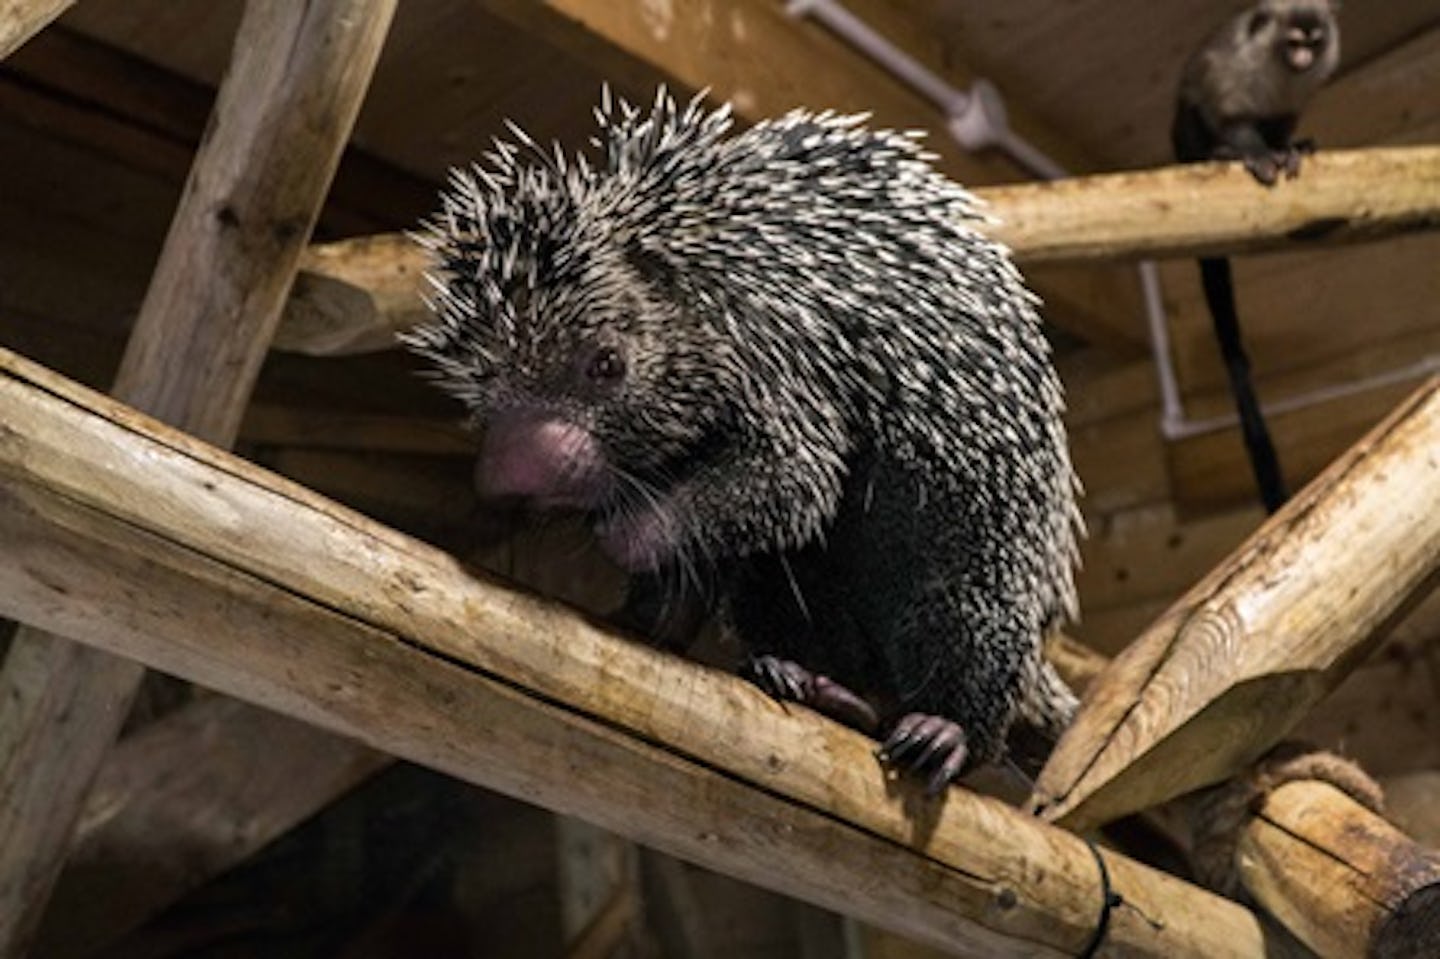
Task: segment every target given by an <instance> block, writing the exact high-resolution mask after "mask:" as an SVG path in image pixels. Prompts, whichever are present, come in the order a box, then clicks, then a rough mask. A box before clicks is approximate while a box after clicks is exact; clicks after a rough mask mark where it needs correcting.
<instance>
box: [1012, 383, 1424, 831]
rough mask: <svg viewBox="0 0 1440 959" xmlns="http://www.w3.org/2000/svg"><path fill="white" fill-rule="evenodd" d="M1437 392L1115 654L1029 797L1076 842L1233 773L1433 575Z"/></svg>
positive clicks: (1417, 397) (1316, 696)
mask: <svg viewBox="0 0 1440 959" xmlns="http://www.w3.org/2000/svg"><path fill="white" fill-rule="evenodd" d="M1437 451H1440V382H1432V383H1430V384H1428V385H1427V386H1425V387H1424V388H1422V389H1421V390H1420V391H1418V392H1417V393H1416V394H1414V395H1413V396H1412V397H1411V398H1410V399H1408V400H1407V401H1406V402H1405V403H1403V404H1402V405H1401V406H1400V407H1399V408H1397V409H1396V411H1395V412H1394V413H1393V414H1392V415H1391V416H1390V417H1389V418H1387V419H1386V421H1385V422H1383V423H1382V424H1380V425H1379V426H1378V427H1376V429H1375V430H1373V431H1372V432H1371V433H1370V434H1369V435H1368V436H1366V437H1365V439H1363V440H1362V441H1361V442H1360V443H1359V444H1357V445H1356V446H1355V447H1353V448H1352V449H1351V450H1350V452H1349V453H1347V454H1346V455H1345V456H1343V457H1342V458H1341V459H1339V460H1337V461H1336V462H1335V463H1334V464H1333V465H1332V466H1331V467H1330V469H1328V470H1327V471H1326V472H1325V473H1324V474H1322V475H1321V476H1320V477H1319V478H1318V479H1316V480H1315V482H1313V483H1312V484H1311V485H1310V486H1309V487H1307V488H1306V489H1305V490H1304V491H1303V492H1301V493H1300V494H1299V495H1298V496H1297V497H1296V498H1295V499H1294V500H1293V501H1292V502H1291V503H1290V504H1289V505H1287V506H1286V508H1285V509H1284V510H1282V511H1281V512H1280V513H1278V514H1276V515H1275V516H1274V517H1272V518H1271V519H1270V520H1269V521H1268V522H1267V523H1266V524H1265V525H1264V526H1262V527H1261V528H1260V530H1258V531H1257V532H1256V533H1255V535H1253V536H1252V537H1250V539H1249V540H1247V541H1246V542H1245V543H1244V544H1243V545H1242V546H1241V547H1240V548H1239V550H1237V551H1236V552H1235V554H1234V555H1233V556H1232V557H1231V558H1230V559H1229V560H1228V561H1227V562H1225V563H1224V564H1222V565H1221V566H1220V567H1219V568H1217V569H1216V570H1215V571H1214V572H1212V573H1211V574H1210V575H1209V576H1207V577H1206V578H1205V579H1204V580H1202V581H1201V582H1200V583H1199V584H1198V585H1197V586H1195V587H1194V588H1193V589H1192V590H1190V592H1188V593H1187V594H1186V595H1185V596H1184V597H1183V598H1182V599H1181V600H1180V601H1179V602H1177V603H1176V604H1175V605H1174V606H1173V607H1172V608H1171V609H1170V610H1169V611H1168V612H1167V613H1166V614H1165V615H1164V616H1162V617H1161V618H1160V620H1159V621H1157V622H1156V623H1155V624H1154V626H1152V627H1151V628H1150V629H1149V630H1148V631H1147V632H1146V633H1145V634H1144V635H1142V636H1141V637H1140V638H1139V639H1137V640H1136V641H1135V642H1134V643H1133V644H1132V645H1131V646H1130V647H1129V648H1127V649H1126V650H1125V651H1124V652H1122V653H1121V654H1120V655H1119V656H1117V657H1116V659H1115V660H1114V661H1113V662H1112V663H1111V665H1110V667H1108V668H1107V669H1106V670H1105V671H1104V672H1103V673H1102V674H1101V675H1100V676H1098V677H1097V678H1096V679H1095V680H1094V682H1093V683H1092V684H1091V687H1090V689H1089V690H1088V691H1087V694H1086V699H1085V705H1084V708H1083V709H1082V710H1081V712H1080V715H1079V716H1078V717H1077V718H1076V721H1075V723H1074V725H1073V726H1071V728H1070V729H1069V730H1068V731H1067V732H1066V734H1065V736H1064V737H1063V738H1062V739H1061V741H1060V743H1059V745H1058V746H1057V747H1056V749H1055V752H1054V753H1053V754H1052V756H1051V757H1050V761H1049V762H1048V763H1047V765H1046V767H1045V769H1044V770H1043V771H1042V773H1041V775H1040V778H1039V780H1038V781H1037V783H1036V786H1035V795H1034V797H1033V800H1032V801H1033V803H1034V805H1035V806H1036V807H1037V808H1039V809H1040V810H1041V811H1042V813H1043V815H1044V816H1045V818H1047V819H1050V820H1052V821H1060V822H1064V823H1067V824H1069V825H1072V826H1074V827H1076V828H1087V827H1090V826H1093V825H1095V824H1098V823H1101V822H1105V821H1107V820H1110V819H1113V818H1115V817H1118V816H1121V815H1124V814H1125V813H1129V812H1134V811H1136V810H1139V809H1144V808H1146V807H1148V806H1152V805H1156V804H1158V803H1161V802H1164V801H1165V800H1167V799H1170V798H1173V797H1175V796H1177V795H1180V794H1182V793H1185V792H1188V791H1190V790H1192V789H1195V788H1197V787H1199V786H1203V785H1206V784H1208V783H1212V782H1216V781H1218V780H1220V779H1223V778H1225V777H1226V776H1228V775H1230V774H1232V773H1234V772H1236V771H1237V770H1238V769H1240V768H1241V767H1242V766H1244V765H1245V764H1247V763H1249V762H1250V761H1252V760H1253V759H1255V758H1256V757H1257V756H1259V755H1260V754H1261V753H1262V752H1264V751H1265V750H1266V749H1268V748H1269V747H1270V746H1272V745H1274V744H1275V743H1276V742H1277V741H1278V740H1279V739H1280V738H1282V737H1283V736H1284V735H1285V734H1286V733H1287V732H1288V731H1289V730H1290V729H1291V728H1292V727H1293V726H1294V725H1295V724H1296V723H1298V722H1299V721H1300V720H1302V719H1303V718H1304V717H1305V716H1306V714H1307V713H1308V712H1309V711H1310V709H1311V708H1312V707H1313V706H1314V705H1315V704H1316V703H1318V702H1319V701H1320V700H1321V699H1322V698H1323V697H1324V696H1325V695H1326V694H1327V693H1329V692H1330V690H1332V689H1333V688H1334V687H1335V686H1336V685H1337V684H1338V683H1339V682H1340V681H1341V680H1342V679H1343V678H1344V677H1345V676H1346V675H1347V674H1348V673H1349V672H1350V671H1351V670H1352V669H1353V668H1354V667H1355V666H1356V665H1358V664H1359V662H1360V661H1361V660H1362V659H1363V658H1364V656H1365V654H1366V653H1367V652H1368V651H1369V650H1370V649H1372V648H1373V646H1374V644H1375V642H1377V641H1378V640H1379V639H1380V638H1381V637H1382V636H1383V635H1384V633H1385V629H1386V627H1387V626H1388V625H1390V624H1391V623H1392V622H1394V620H1395V619H1396V617H1397V616H1398V615H1399V614H1401V613H1402V612H1403V611H1404V609H1405V607H1406V605H1407V603H1409V602H1411V601H1413V600H1414V599H1416V598H1418V597H1422V596H1423V595H1424V592H1425V588H1426V585H1427V582H1428V581H1429V580H1430V578H1431V576H1432V575H1433V574H1434V572H1435V569H1436V567H1437V564H1440V509H1436V503H1437V502H1440V452H1437Z"/></svg>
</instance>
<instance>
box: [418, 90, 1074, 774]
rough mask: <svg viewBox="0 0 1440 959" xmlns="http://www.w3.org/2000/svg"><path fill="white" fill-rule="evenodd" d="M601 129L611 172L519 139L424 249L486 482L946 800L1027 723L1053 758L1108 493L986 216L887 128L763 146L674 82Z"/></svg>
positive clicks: (455, 205) (435, 335) (449, 359)
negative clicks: (1049, 635) (1078, 570)
mask: <svg viewBox="0 0 1440 959" xmlns="http://www.w3.org/2000/svg"><path fill="white" fill-rule="evenodd" d="M595 115H596V118H597V121H598V123H599V136H598V138H597V139H596V140H595V141H594V144H595V145H596V146H597V147H598V149H599V153H600V155H599V156H598V158H597V159H595V160H594V162H593V163H592V161H591V160H588V159H587V158H586V157H585V156H584V155H583V154H582V155H579V156H576V157H573V158H567V157H566V156H565V155H564V154H563V153H562V152H561V150H560V148H559V147H558V146H556V147H555V148H554V150H553V152H547V151H545V150H543V149H541V148H540V147H539V146H538V145H536V144H535V143H534V142H533V141H531V140H530V139H529V138H528V137H527V136H525V135H524V133H523V132H522V131H520V129H519V128H518V127H515V126H513V125H512V126H511V131H512V133H513V134H514V135H515V138H516V140H515V142H508V141H502V140H498V139H497V140H496V141H495V149H494V150H493V151H491V152H490V153H488V154H487V156H486V160H487V165H481V164H476V165H474V166H472V167H471V168H469V169H465V170H456V171H453V172H452V175H451V178H450V182H449V185H448V188H447V190H446V191H445V192H444V193H443V194H442V203H441V209H440V212H439V213H438V214H437V215H436V216H435V217H433V218H432V219H431V220H429V221H427V222H426V224H425V225H424V227H423V229H422V232H421V233H420V234H419V235H418V238H419V240H420V241H421V242H422V243H423V244H424V245H426V246H427V247H428V248H429V249H430V250H431V252H432V254H433V256H434V257H435V260H436V264H437V265H436V267H435V270H434V272H433V274H432V275H431V277H430V281H431V285H432V287H433V290H432V294H431V297H430V299H431V306H432V309H433V310H434V312H435V314H436V318H435V321H434V322H433V323H430V324H427V325H425V326H422V327H420V328H418V329H417V330H416V331H414V332H413V333H412V334H410V335H409V337H408V345H409V346H410V347H411V348H412V349H414V350H416V351H418V352H419V353H420V354H422V355H423V356H425V357H427V358H428V359H429V360H430V361H431V362H432V363H433V365H434V369H433V370H432V375H433V376H434V377H435V378H436V379H438V380H439V381H440V383H441V384H442V386H443V387H444V388H445V389H446V390H448V391H449V392H450V393H452V394H454V395H455V396H456V397H458V398H459V399H460V400H462V401H463V402H464V403H465V404H466V405H467V406H468V407H469V408H470V409H471V410H472V411H474V412H475V413H476V414H477V417H478V419H480V420H482V421H483V422H484V424H485V439H484V441H483V445H482V452H481V457H480V462H479V464H478V466H477V474H478V477H479V480H480V483H481V486H482V488H484V489H486V490H487V491H489V492H491V493H496V494H517V495H521V496H526V497H530V498H532V499H533V500H535V501H537V502H539V503H540V504H541V505H542V506H551V507H553V506H564V507H576V508H579V509H582V510H586V511H588V512H589V514H590V515H591V517H592V518H593V524H594V529H595V531H596V533H597V535H598V538H599V541H600V543H601V544H602V547H603V548H604V549H605V550H606V551H607V552H608V553H609V554H610V555H611V556H612V557H613V558H614V559H616V560H617V561H618V562H619V563H620V564H621V565H622V566H624V567H626V568H627V569H628V570H630V571H631V572H632V573H633V574H635V576H634V577H633V579H632V603H631V607H632V609H633V608H650V606H651V605H652V604H650V603H648V602H647V599H653V597H654V596H655V595H656V591H657V590H658V589H661V588H663V589H665V590H668V591H670V592H675V591H682V590H683V591H684V592H685V593H686V594H687V595H688V596H689V597H690V599H691V601H692V602H691V605H692V606H693V605H694V602H693V601H694V600H695V598H696V597H699V598H700V600H701V602H703V604H704V608H705V610H707V611H715V612H717V613H718V614H719V615H720V617H721V619H722V621H723V622H725V623H727V624H728V627H729V629H730V630H731V631H733V633H734V634H735V635H737V636H738V637H739V639H740V640H741V642H742V644H743V646H744V647H745V648H746V649H747V650H748V658H747V659H746V661H745V662H744V664H743V665H742V672H743V673H744V674H745V675H747V676H749V677H750V678H751V679H753V680H754V681H756V682H757V683H758V684H759V685H760V686H761V687H762V688H764V689H766V690H767V691H768V692H770V693H771V694H772V695H775V696H777V697H779V698H782V699H787V700H793V701H798V702H802V703H807V704H810V705H812V706H814V707H816V708H818V709H820V710H821V711H823V712H827V713H829V714H831V715H833V716H835V717H837V718H839V719H841V720H843V721H846V722H849V723H851V724H852V725H855V726H857V727H859V728H862V729H865V730H867V731H869V732H871V733H872V734H878V735H881V736H884V740H883V742H882V745H881V747H880V750H879V755H880V758H881V759H882V760H883V761H885V762H887V763H889V764H891V765H892V766H893V767H896V768H899V769H904V770H911V771H914V772H916V773H920V774H922V775H927V776H928V779H929V783H928V785H929V791H930V792H931V793H932V794H933V793H935V792H937V791H939V790H941V789H942V788H943V787H944V786H945V785H946V784H947V783H949V782H950V781H952V780H953V779H954V778H956V777H957V776H959V775H960V774H962V772H964V771H965V770H966V769H968V768H970V767H972V766H974V765H977V764H979V763H981V762H986V761H993V760H996V759H997V758H999V757H1001V756H1002V755H1004V754H1005V745H1006V737H1007V732H1009V731H1011V727H1012V723H1014V724H1015V726H1016V727H1017V728H1019V727H1024V728H1025V729H1027V730H1031V731H1033V732H1038V733H1039V734H1040V735H1041V736H1042V738H1043V740H1048V741H1049V742H1053V740H1054V738H1055V737H1056V736H1058V733H1059V731H1060V730H1061V729H1063V727H1064V726H1065V725H1066V724H1067V723H1068V721H1069V719H1070V717H1071V715H1072V714H1073V711H1074V709H1075V699H1074V696H1073V695H1072V694H1071V692H1070V691H1069V689H1068V688H1066V686H1065V685H1064V683H1063V682H1062V681H1061V680H1060V679H1059V677H1058V676H1057V675H1056V674H1055V673H1054V672H1053V671H1052V670H1051V668H1050V667H1049V666H1048V665H1047V664H1046V663H1045V662H1044V660H1043V659H1042V655H1041V651H1042V642H1043V637H1044V634H1045V632H1046V630H1048V629H1049V628H1051V627H1052V626H1054V625H1056V624H1057V623H1058V622H1060V621H1061V620H1062V619H1064V618H1065V617H1067V616H1069V615H1072V614H1073V612H1074V609H1075V591H1074V585H1073V568H1074V563H1075V559H1076V542H1077V537H1078V535H1079V533H1080V520H1079V515H1078V512H1077V509H1076V505H1075V495H1076V492H1077V487H1078V484H1077V481H1076V479H1075V476H1074V473H1073V470H1072V468H1071V465H1070V460H1069V454H1068V451H1067V448H1066V437H1065V432H1064V427H1063V424H1062V420H1061V414H1062V411H1063V397H1062V391H1061V387H1060V383H1059V380H1058V377H1057V376H1056V374H1055V371H1054V369H1053V367H1052V365H1051V362H1050V356H1049V346H1048V344H1047V342H1046V340H1045V338H1044V336H1043V334H1042V331H1041V324H1040V319H1039V316H1038V314H1037V303H1038V300H1037V298H1036V297H1035V296H1034V295H1033V294H1032V293H1030V292H1029V291H1028V290H1027V289H1026V287H1025V286H1024V284H1023V281H1022V280H1021V278H1020V275H1019V273H1018V271H1017V270H1016V269H1015V267H1014V265H1013V264H1012V263H1011V261H1010V260H1009V258H1008V255H1007V252H1006V251H1005V250H1004V248H1003V247H1001V246H1000V245H998V244H997V243H995V242H992V241H990V240H988V239H985V238H984V237H983V236H982V235H981V234H980V233H978V232H977V231H976V230H975V228H974V226H975V224H976V223H977V222H979V221H980V220H981V219H982V217H983V214H982V213H981V210H980V206H979V204H978V202H977V201H976V200H975V199H974V198H973V197H972V196H971V195H970V194H969V193H967V192H966V191H965V190H964V189H962V188H961V187H960V186H958V185H956V184H955V183H953V182H951V181H949V180H948V179H946V178H945V177H943V176H942V175H941V174H939V173H938V172H936V171H935V170H934V169H933V167H932V166H931V164H930V160H931V159H932V157H931V155H930V154H927V153H926V152H924V151H923V150H922V148H921V146H920V144H919V142H918V135H916V134H911V133H898V132H892V131H878V132H877V131H871V130H868V129H866V128H865V127H864V126H863V123H864V119H865V118H864V117H847V116H840V115H836V114H834V113H831V112H824V113H808V112H804V111H796V112H792V113H790V114H787V115H786V116H784V117H782V118H780V119H777V120H771V121H765V122H761V123H758V124H756V125H755V126H753V127H751V128H749V129H748V130H745V131H744V132H740V133H738V134H735V135H733V136H732V135H729V132H730V126H731V120H730V116H729V111H728V108H727V107H721V108H719V109H717V110H714V111H710V110H708V109H706V108H705V107H703V106H702V105H701V98H699V97H697V98H696V99H695V100H693V101H691V102H690V103H689V104H688V105H686V106H681V105H679V104H677V102H676V101H674V100H673V99H672V98H671V97H670V96H669V95H668V94H667V93H666V92H665V91H664V90H661V91H660V93H659V94H658V96H657V98H656V102H655V105H654V107H653V109H652V110H651V111H650V112H648V113H646V112H644V111H643V110H639V109H636V108H635V107H632V106H630V105H629V104H626V103H624V102H619V101H612V98H611V97H610V94H609V92H608V90H607V91H606V92H605V94H604V96H603V98H602V104H601V106H600V107H599V108H598V109H597V110H596V111H595ZM637 597H638V598H637ZM662 626H663V624H662V625H657V626H656V629H661V628H662ZM1016 720H1023V722H1016Z"/></svg>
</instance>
